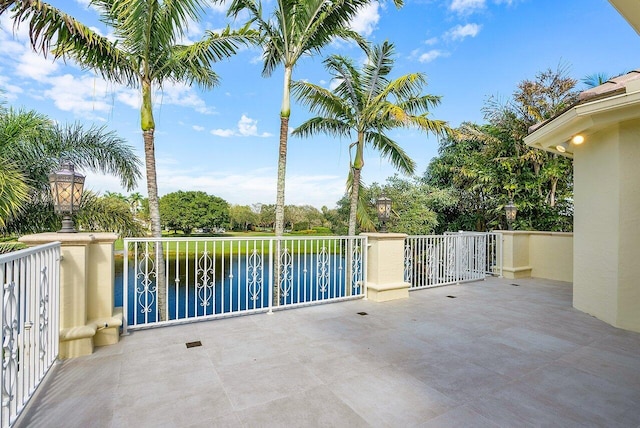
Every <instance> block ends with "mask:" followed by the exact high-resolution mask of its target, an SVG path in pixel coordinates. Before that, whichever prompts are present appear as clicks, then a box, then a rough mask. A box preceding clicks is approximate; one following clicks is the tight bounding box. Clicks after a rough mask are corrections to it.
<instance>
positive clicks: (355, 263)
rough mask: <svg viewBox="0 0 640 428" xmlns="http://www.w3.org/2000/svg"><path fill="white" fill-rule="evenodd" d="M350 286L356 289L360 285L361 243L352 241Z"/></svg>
mask: <svg viewBox="0 0 640 428" xmlns="http://www.w3.org/2000/svg"><path fill="white" fill-rule="evenodd" d="M350 280H351V288H352V290H353V291H356V290H357V289H358V288H360V287H361V286H362V244H361V243H360V241H354V243H353V250H352V251H351V278H350Z"/></svg>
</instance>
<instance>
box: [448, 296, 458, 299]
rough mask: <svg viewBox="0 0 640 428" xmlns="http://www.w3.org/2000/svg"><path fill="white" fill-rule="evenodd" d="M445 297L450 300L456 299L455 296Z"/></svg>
mask: <svg viewBox="0 0 640 428" xmlns="http://www.w3.org/2000/svg"><path fill="white" fill-rule="evenodd" d="M447 297H448V298H450V299H455V298H456V296H447Z"/></svg>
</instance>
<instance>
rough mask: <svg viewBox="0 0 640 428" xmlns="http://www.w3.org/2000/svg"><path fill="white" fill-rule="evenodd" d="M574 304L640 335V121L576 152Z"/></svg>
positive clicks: (593, 139)
mask: <svg viewBox="0 0 640 428" xmlns="http://www.w3.org/2000/svg"><path fill="white" fill-rule="evenodd" d="M573 156H574V176H575V183H576V185H575V190H574V199H575V202H574V204H575V215H574V261H573V262H574V269H575V270H574V287H573V305H574V306H575V307H576V308H577V309H580V310H581V311H584V312H587V313H589V314H592V315H594V316H596V317H597V318H600V319H602V320H604V321H606V322H608V323H609V324H612V325H614V326H616V327H621V328H625V329H628V330H633V331H638V332H640V262H639V260H640V168H639V167H638V165H640V119H635V120H628V121H624V122H621V123H618V124H616V125H614V126H611V127H609V128H606V129H604V130H601V131H599V132H597V133H594V134H593V135H591V136H590V138H589V140H588V141H587V142H585V144H583V145H582V146H579V147H577V148H576V149H575V150H574V155H573Z"/></svg>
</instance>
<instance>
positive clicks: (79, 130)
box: [0, 109, 141, 233]
mask: <svg viewBox="0 0 640 428" xmlns="http://www.w3.org/2000/svg"><path fill="white" fill-rule="evenodd" d="M61 160H68V161H71V162H73V163H74V164H75V165H76V166H77V167H78V168H80V169H85V170H87V169H88V170H91V171H94V172H102V173H106V174H112V175H115V176H118V177H120V181H121V184H122V186H123V187H125V188H127V189H131V188H133V187H135V185H136V182H137V180H138V179H139V178H140V177H141V173H140V169H139V167H140V161H139V160H138V158H137V157H136V155H135V153H134V152H133V149H132V148H131V147H130V146H128V145H126V143H125V141H124V140H122V139H121V138H119V137H117V136H116V135H115V134H114V133H112V132H108V131H106V130H105V128H97V127H91V128H89V129H86V128H84V127H82V126H80V125H56V124H54V123H53V122H52V121H51V120H49V118H47V117H46V116H44V115H41V114H39V113H37V112H34V111H25V110H14V109H8V110H3V111H0V165H2V167H1V168H0V170H1V171H2V173H0V184H2V186H0V196H1V197H0V200H1V201H2V202H0V228H1V229H2V230H3V231H5V232H6V231H10V232H13V233H25V232H39V231H45V230H50V229H51V228H52V227H55V226H52V222H55V221H57V219H56V217H55V216H54V215H53V211H52V210H51V209H50V207H49V205H50V203H51V200H50V196H49V181H48V175H49V173H51V172H53V171H55V170H56V169H57V168H58V167H59V165H60V162H61ZM29 211H31V212H29ZM47 211H51V212H50V213H47Z"/></svg>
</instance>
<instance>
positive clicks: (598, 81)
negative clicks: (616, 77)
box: [582, 72, 611, 88]
mask: <svg viewBox="0 0 640 428" xmlns="http://www.w3.org/2000/svg"><path fill="white" fill-rule="evenodd" d="M609 79H611V76H609V75H608V74H607V73H603V72H600V73H593V74H590V75H588V76H586V77H584V78H583V79H582V83H584V84H585V86H586V87H587V88H595V87H596V86H600V85H602V84H603V83H605V82H606V81H607V80H609Z"/></svg>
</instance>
